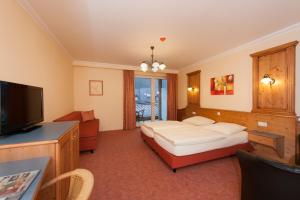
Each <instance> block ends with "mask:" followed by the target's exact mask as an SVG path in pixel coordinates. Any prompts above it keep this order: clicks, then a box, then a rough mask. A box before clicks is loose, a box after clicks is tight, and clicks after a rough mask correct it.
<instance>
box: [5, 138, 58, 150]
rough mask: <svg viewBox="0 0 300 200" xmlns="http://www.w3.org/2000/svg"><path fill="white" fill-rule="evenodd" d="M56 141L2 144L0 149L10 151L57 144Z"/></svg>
mask: <svg viewBox="0 0 300 200" xmlns="http://www.w3.org/2000/svg"><path fill="white" fill-rule="evenodd" d="M57 141H58V140H48V141H38V142H26V143H16V144H4V145H0V149H10V148H15V147H26V146H36V145H43V144H54V143H57Z"/></svg>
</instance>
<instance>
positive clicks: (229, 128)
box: [203, 122, 247, 135]
mask: <svg viewBox="0 0 300 200" xmlns="http://www.w3.org/2000/svg"><path fill="white" fill-rule="evenodd" d="M203 129H206V130H212V131H216V132H219V133H223V134H226V135H231V134H234V133H239V132H241V131H244V130H246V129H247V128H246V127H245V126H241V125H238V124H234V123H226V122H218V123H215V124H211V125H208V126H204V127H203Z"/></svg>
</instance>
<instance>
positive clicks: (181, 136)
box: [154, 126, 226, 145]
mask: <svg viewBox="0 0 300 200" xmlns="http://www.w3.org/2000/svg"><path fill="white" fill-rule="evenodd" d="M157 135H158V136H160V137H162V138H164V139H165V140H167V141H169V142H171V143H172V144H173V145H190V144H202V143H207V142H213V141H216V140H221V139H224V138H226V136H224V134H221V133H218V132H215V131H211V130H204V129H202V128H201V127H198V126H182V127H172V128H167V129H155V134H154V138H155V137H157Z"/></svg>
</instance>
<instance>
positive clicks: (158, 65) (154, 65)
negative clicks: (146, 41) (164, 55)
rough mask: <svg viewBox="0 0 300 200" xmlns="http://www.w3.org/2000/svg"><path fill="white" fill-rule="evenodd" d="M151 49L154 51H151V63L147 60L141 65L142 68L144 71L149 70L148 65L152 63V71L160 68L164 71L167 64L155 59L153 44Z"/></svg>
mask: <svg viewBox="0 0 300 200" xmlns="http://www.w3.org/2000/svg"><path fill="white" fill-rule="evenodd" d="M150 49H151V52H152V53H151V62H150V63H148V62H146V61H144V62H142V63H141V65H140V68H141V70H142V71H143V72H146V71H148V66H149V65H150V66H151V71H152V72H157V71H158V70H161V71H163V70H164V69H165V68H166V67H167V66H166V65H165V64H164V63H159V62H158V61H156V60H154V54H153V51H154V46H151V47H150Z"/></svg>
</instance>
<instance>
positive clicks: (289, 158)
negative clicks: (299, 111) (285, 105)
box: [178, 105, 296, 163]
mask: <svg viewBox="0 0 300 200" xmlns="http://www.w3.org/2000/svg"><path fill="white" fill-rule="evenodd" d="M192 112H196V115H201V116H205V117H208V118H211V119H213V120H215V121H217V122H220V121H222V122H231V123H236V124H240V125H243V126H246V127H247V128H248V130H249V131H251V130H256V131H260V132H268V133H274V134H278V135H282V136H284V157H283V159H280V158H279V156H278V155H277V153H276V152H275V151H274V150H272V149H268V148H266V147H261V146H259V145H255V148H256V150H257V153H258V154H260V155H263V156H267V157H271V158H273V159H278V160H281V161H284V162H289V163H294V162H295V153H296V145H295V144H296V117H295V116H285V115H272V114H262V113H252V112H241V111H230V110H221V109H220V110H219V109H209V108H200V107H199V106H192V105H190V106H188V107H187V108H186V109H185V110H181V111H180V112H178V113H179V114H181V116H178V118H179V119H180V118H181V119H184V118H187V117H190V116H193V114H192ZM218 114H219V115H218ZM258 122H267V124H268V126H267V127H260V126H258Z"/></svg>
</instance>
